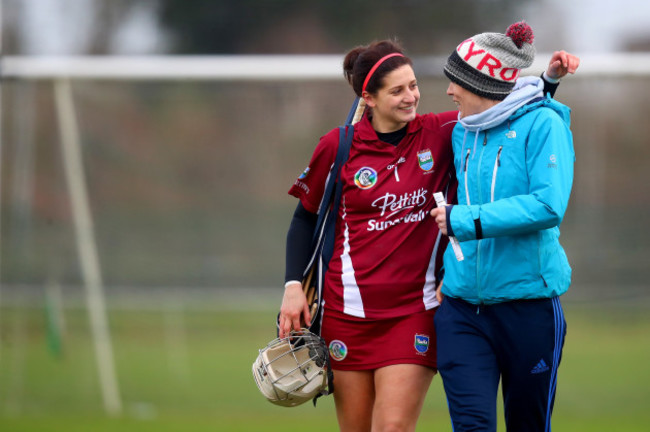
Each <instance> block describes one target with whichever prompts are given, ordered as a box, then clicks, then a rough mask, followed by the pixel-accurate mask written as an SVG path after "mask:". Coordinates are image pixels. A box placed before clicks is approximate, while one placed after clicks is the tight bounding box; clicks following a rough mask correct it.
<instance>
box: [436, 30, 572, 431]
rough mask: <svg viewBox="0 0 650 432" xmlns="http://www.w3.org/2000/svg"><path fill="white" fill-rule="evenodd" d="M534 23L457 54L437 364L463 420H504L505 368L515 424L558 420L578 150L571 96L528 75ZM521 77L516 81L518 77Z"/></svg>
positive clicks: (508, 409) (442, 212) (472, 423)
mask: <svg viewBox="0 0 650 432" xmlns="http://www.w3.org/2000/svg"><path fill="white" fill-rule="evenodd" d="M532 42H533V33H532V30H531V29H530V27H529V26H528V25H527V24H525V23H517V24H513V25H512V26H510V27H509V28H508V30H507V32H506V34H499V33H482V34H479V35H476V36H473V37H471V38H469V39H467V40H465V41H464V42H462V43H461V44H460V45H458V47H457V48H456V50H455V51H454V52H453V53H452V54H451V56H450V57H449V59H448V61H447V64H446V65H445V74H446V75H447V77H448V78H449V79H450V81H451V83H450V85H449V88H448V90H447V94H448V95H450V96H451V97H452V98H453V100H454V102H455V103H456V104H457V105H458V107H459V110H460V112H459V120H458V123H457V125H456V127H455V128H454V131H453V134H452V143H453V150H454V163H455V168H456V176H457V178H458V183H459V185H458V205H454V206H447V207H443V208H439V209H435V210H433V211H432V216H433V217H434V218H435V219H436V222H437V223H438V225H439V227H440V230H441V231H442V232H443V233H445V234H447V235H449V236H450V237H456V239H457V240H458V242H459V244H460V247H461V250H462V253H463V259H462V260H460V261H459V259H457V257H456V256H455V254H454V252H453V251H452V250H451V249H452V246H451V244H450V246H449V247H448V249H447V251H446V253H445V256H444V268H445V278H444V283H443V285H442V286H441V287H440V288H439V291H440V293H439V296H440V300H442V297H443V296H444V301H442V304H441V306H440V309H439V310H438V312H437V314H436V316H435V324H436V332H437V348H438V368H439V371H440V374H441V376H442V379H443V384H444V388H445V392H446V394H447V398H448V402H449V409H450V414H451V418H452V423H453V427H454V431H455V432H459V431H465V430H472V431H478V430H481V431H496V396H497V391H498V386H499V381H500V380H501V384H502V389H503V400H504V408H505V417H506V426H507V429H508V430H512V431H549V430H550V418H551V413H552V410H553V402H554V398H555V387H556V382H557V369H558V366H559V363H560V358H561V355H562V347H563V344H564V337H565V334H566V323H565V320H564V315H563V312H562V307H561V305H560V301H559V296H560V295H562V294H563V293H564V292H566V291H567V289H568V288H569V284H570V280H571V268H570V267H569V263H568V260H567V257H566V255H565V253H564V250H563V249H562V246H560V243H559V236H560V230H559V226H560V223H561V222H562V218H563V217H564V213H565V211H566V208H567V204H568V201H569V195H570V193H571V186H572V182H573V164H574V160H575V154H574V150H573V138H572V135H571V131H570V129H569V114H570V110H569V108H568V107H566V106H564V105H562V104H561V103H559V102H556V101H555V100H553V99H551V98H550V97H548V96H547V95H544V93H543V84H542V82H541V80H540V79H539V78H532V77H531V78H522V79H519V80H518V81H517V77H518V75H519V71H520V70H521V69H523V68H526V67H529V66H530V65H531V64H532V62H533V60H534V56H535V50H534V48H533V45H532ZM515 81H516V83H517V84H516V85H515Z"/></svg>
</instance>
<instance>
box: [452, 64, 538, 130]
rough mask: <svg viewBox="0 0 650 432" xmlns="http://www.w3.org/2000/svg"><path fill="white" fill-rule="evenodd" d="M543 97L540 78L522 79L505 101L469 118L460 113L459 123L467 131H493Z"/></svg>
mask: <svg viewBox="0 0 650 432" xmlns="http://www.w3.org/2000/svg"><path fill="white" fill-rule="evenodd" d="M543 97H544V84H543V82H542V80H541V79H540V78H535V77H524V78H520V79H518V80H517V83H516V84H515V87H514V89H513V91H512V93H510V94H509V95H508V96H507V97H506V98H505V99H504V100H502V101H501V102H499V103H498V104H496V105H494V106H493V107H491V108H489V109H487V110H485V111H483V112H480V113H478V114H473V115H470V116H467V117H463V118H460V112H459V113H458V117H459V118H458V122H459V123H460V124H461V125H462V126H463V127H464V128H465V130H467V131H470V132H478V131H481V130H486V129H491V128H493V127H495V126H498V125H500V124H501V123H503V122H505V121H506V120H508V118H510V117H511V116H512V115H513V114H514V113H515V112H517V110H519V109H520V108H521V107H524V106H526V105H527V104H529V103H530V102H532V101H534V100H535V99H539V98H543Z"/></svg>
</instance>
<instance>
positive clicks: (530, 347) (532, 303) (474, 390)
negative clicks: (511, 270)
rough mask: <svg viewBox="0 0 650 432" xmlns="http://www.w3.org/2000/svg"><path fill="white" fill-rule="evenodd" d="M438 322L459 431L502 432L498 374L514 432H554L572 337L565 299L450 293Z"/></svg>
mask: <svg viewBox="0 0 650 432" xmlns="http://www.w3.org/2000/svg"><path fill="white" fill-rule="evenodd" d="M435 324H436V337H437V350H438V370H439V372H440V375H441V377H442V381H443V385H444V388H445V393H446V395H447V402H448V404H449V413H450V415H451V421H452V426H453V430H454V432H466V431H490V432H493V431H496V429H497V418H496V411H497V393H498V387H499V380H501V386H502V391H503V401H504V409H505V422H506V428H507V430H508V431H512V432H525V431H550V430H551V413H552V411H553V402H554V399H555V387H556V383H557V369H558V366H559V364H560V359H561V357H562V347H563V345H564V337H565V335H566V322H565V320H564V313H563V311H562V306H561V305H560V300H559V298H557V297H556V298H552V299H539V300H517V301H509V302H504V303H497V304H493V305H481V306H478V305H474V304H470V303H467V302H465V301H463V300H459V299H455V298H451V297H445V299H444V300H443V302H442V304H441V306H440V308H439V310H438V311H437V312H436V315H435Z"/></svg>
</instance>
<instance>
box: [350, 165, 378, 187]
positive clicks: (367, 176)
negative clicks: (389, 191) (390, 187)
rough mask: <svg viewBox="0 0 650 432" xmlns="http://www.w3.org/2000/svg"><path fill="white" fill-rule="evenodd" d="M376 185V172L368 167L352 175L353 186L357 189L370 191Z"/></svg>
mask: <svg viewBox="0 0 650 432" xmlns="http://www.w3.org/2000/svg"><path fill="white" fill-rule="evenodd" d="M375 183H377V171H375V170H374V169H372V168H370V167H363V168H361V169H360V170H359V171H357V173H356V174H355V175H354V184H355V185H357V187H358V188H359V189H370V188H371V187H373V186H374V185H375Z"/></svg>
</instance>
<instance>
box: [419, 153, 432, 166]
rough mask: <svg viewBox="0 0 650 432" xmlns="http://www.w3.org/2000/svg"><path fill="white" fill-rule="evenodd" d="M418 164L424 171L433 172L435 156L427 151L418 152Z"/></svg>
mask: <svg viewBox="0 0 650 432" xmlns="http://www.w3.org/2000/svg"><path fill="white" fill-rule="evenodd" d="M418 164H420V168H421V169H422V170H423V171H431V170H432V169H433V155H432V154H431V150H429V149H426V150H422V151H420V152H418Z"/></svg>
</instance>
